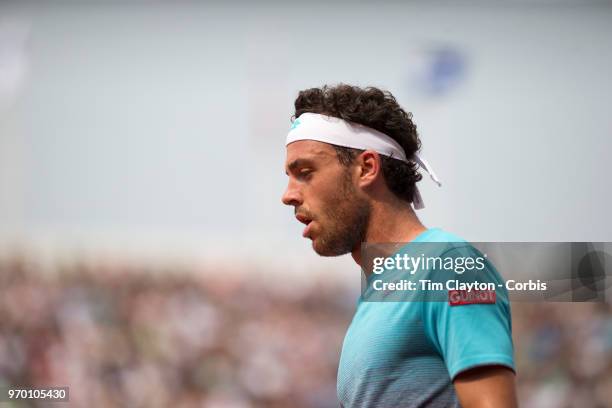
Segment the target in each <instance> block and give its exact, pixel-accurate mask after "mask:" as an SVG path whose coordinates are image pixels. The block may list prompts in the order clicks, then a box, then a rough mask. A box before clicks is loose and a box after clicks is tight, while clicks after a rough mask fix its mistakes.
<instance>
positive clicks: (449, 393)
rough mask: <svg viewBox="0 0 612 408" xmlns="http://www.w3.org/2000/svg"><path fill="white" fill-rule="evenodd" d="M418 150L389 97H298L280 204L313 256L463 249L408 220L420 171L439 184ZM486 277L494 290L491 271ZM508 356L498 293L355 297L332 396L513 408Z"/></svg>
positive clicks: (354, 91) (417, 201)
mask: <svg viewBox="0 0 612 408" xmlns="http://www.w3.org/2000/svg"><path fill="white" fill-rule="evenodd" d="M419 149H420V141H419V138H418V135H417V132H416V126H415V125H414V123H413V122H412V120H411V115H410V114H409V113H407V112H405V111H404V110H403V109H402V108H401V107H400V106H399V105H398V103H397V102H396V100H395V98H394V97H393V96H392V95H391V94H390V93H388V92H383V91H381V90H379V89H376V88H365V89H364V88H359V87H354V86H349V85H338V86H333V87H328V86H324V87H322V88H313V89H308V90H304V91H301V92H300V93H299V96H298V98H297V99H296V101H295V119H294V122H293V125H292V127H291V130H290V132H289V135H288V137H287V157H286V165H285V167H286V172H287V175H288V176H289V184H288V187H287V190H286V191H285V193H284V195H283V197H282V201H283V203H284V204H286V205H290V206H293V207H294V210H295V216H296V218H297V219H298V220H299V221H300V222H302V223H304V224H305V225H306V227H305V228H304V231H303V236H304V237H306V238H309V239H310V240H311V241H312V247H313V249H314V250H315V252H316V253H317V254H319V255H321V256H338V255H343V254H346V253H351V255H352V257H353V259H354V260H355V262H357V264H361V262H362V257H363V255H364V254H363V253H362V243H367V244H373V243H384V242H402V243H408V245H407V247H410V245H416V244H417V243H424V242H460V241H461V239H460V238H458V237H455V236H453V235H451V234H448V233H446V232H444V231H442V230H440V229H427V228H426V227H425V226H423V224H422V223H421V222H420V221H419V219H418V217H417V216H416V214H415V212H414V211H413V208H412V205H414V206H415V208H420V207H422V201H421V198H420V195H419V194H418V190H417V188H416V183H417V182H418V181H420V179H421V176H420V174H419V172H418V171H417V169H418V166H421V167H422V168H423V169H424V170H428V172H430V174H431V175H432V178H434V180H436V181H437V178H435V175H433V173H432V172H431V171H430V170H429V169H428V166H427V165H426V162H424V161H423V160H422V159H420V158H419V157H418V155H417V152H418V150H419ZM465 248H466V247H464V248H463V249H462V250H459V252H461V251H464V252H465ZM452 251H454V250H451V251H450V252H452ZM468 252H470V250H469V249H468ZM470 253H472V252H470ZM485 273H487V274H488V276H489V278H491V279H493V280H494V281H496V282H498V281H499V277H498V275H497V272H496V271H495V270H494V268H492V266H490V265H489V267H488V268H487V269H486V270H485ZM368 279H369V277H368ZM446 300H448V297H447V298H446ZM512 353H513V350H512V339H511V324H510V310H509V305H508V301H507V298H506V297H505V296H503V293H502V296H498V298H497V300H496V301H495V302H494V303H491V302H479V301H467V302H463V303H461V302H460V303H453V302H449V301H442V302H369V301H367V300H364V298H363V296H362V298H360V301H359V303H358V305H357V310H356V312H355V316H354V317H353V321H352V322H351V325H350V327H349V329H348V331H347V334H346V337H345V340H344V344H343V347H342V352H341V357H340V364H339V369H338V398H339V399H340V403H341V405H342V406H343V407H345V408H349V407H424V406H428V407H457V406H462V407H464V408H471V407H496V408H500V407H515V406H517V402H516V395H515V384H514V381H515V380H514V362H513V357H512Z"/></svg>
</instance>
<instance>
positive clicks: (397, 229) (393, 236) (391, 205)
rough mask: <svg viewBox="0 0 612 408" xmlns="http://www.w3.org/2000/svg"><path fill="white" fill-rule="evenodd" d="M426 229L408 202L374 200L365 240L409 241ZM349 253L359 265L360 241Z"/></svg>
mask: <svg viewBox="0 0 612 408" xmlns="http://www.w3.org/2000/svg"><path fill="white" fill-rule="evenodd" d="M426 230H427V228H426V227H425V226H424V225H423V224H422V223H421V221H420V220H419V218H418V217H417V216H416V214H415V213H414V210H413V209H412V206H411V205H410V204H409V203H406V202H397V200H392V201H386V202H385V201H374V202H373V203H372V212H371V214H370V222H369V223H368V230H367V233H366V237H365V242H366V243H390V242H410V241H412V240H413V239H414V238H416V236H417V235H419V234H420V233H422V232H423V231H426ZM351 255H352V257H353V260H354V261H355V262H356V263H357V264H358V265H361V243H360V244H359V245H357V247H356V248H354V249H353V251H352V252H351Z"/></svg>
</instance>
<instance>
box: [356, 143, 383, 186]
mask: <svg viewBox="0 0 612 408" xmlns="http://www.w3.org/2000/svg"><path fill="white" fill-rule="evenodd" d="M355 162H356V164H357V166H356V167H357V171H358V174H357V178H358V185H359V186H360V187H361V188H367V187H368V186H371V185H372V184H374V183H375V182H376V180H377V179H378V178H379V176H382V162H381V159H380V155H379V154H378V153H377V152H375V151H373V150H366V151H364V152H363V153H361V154H360V155H359V156H357V157H356V160H355Z"/></svg>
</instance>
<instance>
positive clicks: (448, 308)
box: [422, 246, 515, 379]
mask: <svg viewBox="0 0 612 408" xmlns="http://www.w3.org/2000/svg"><path fill="white" fill-rule="evenodd" d="M444 256H445V257H448V256H462V257H465V256H482V255H481V254H480V252H478V251H477V250H476V249H474V248H473V247H471V246H470V247H467V248H461V249H452V250H450V251H449V252H448V253H446V254H444ZM431 273H435V271H432V272H431ZM470 273H473V272H470ZM466 274H467V272H466ZM464 275H465V274H464ZM462 277H463V279H462V280H461V281H465V280H466V277H464V276H463V275H462ZM467 279H469V280H473V279H477V280H478V281H479V282H494V283H495V287H496V290H495V292H496V293H495V295H496V296H495V302H494V303H477V302H472V303H470V302H469V301H468V302H464V303H461V304H456V302H455V303H454V304H453V305H451V302H450V301H449V298H448V295H447V296H446V299H445V301H424V302H423V303H422V307H423V309H422V313H423V316H422V319H423V325H424V328H425V333H426V335H427V337H428V338H429V340H430V341H431V342H432V344H433V345H434V347H436V349H437V350H438V352H439V353H440V355H441V356H442V357H443V359H444V363H445V364H446V367H447V369H448V372H449V375H450V377H451V379H454V378H455V377H456V376H457V374H459V373H461V372H462V371H465V370H468V369H470V368H474V367H478V366H485V365H503V366H506V367H508V368H510V369H512V370H513V371H514V370H515V366H514V359H513V344H512V321H511V312H510V304H509V301H508V293H507V290H506V288H505V287H504V285H503V280H502V278H501V276H500V275H499V274H498V273H497V271H496V270H495V267H494V266H493V265H492V264H491V263H490V262H488V261H486V262H485V267H484V269H482V270H480V271H478V273H477V275H472V276H471V277H470V278H467ZM499 284H501V285H502V286H501V287H500V286H499ZM446 292H447V293H448V290H446Z"/></svg>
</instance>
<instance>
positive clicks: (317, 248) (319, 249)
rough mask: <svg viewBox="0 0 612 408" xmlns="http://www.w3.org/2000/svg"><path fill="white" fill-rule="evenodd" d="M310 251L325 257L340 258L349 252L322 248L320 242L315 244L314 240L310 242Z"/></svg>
mask: <svg viewBox="0 0 612 408" xmlns="http://www.w3.org/2000/svg"><path fill="white" fill-rule="evenodd" d="M312 249H313V250H314V251H315V252H316V253H317V255H319V256H327V257H332V256H341V255H345V254H348V253H349V252H351V251H350V250H347V251H344V250H338V249H337V248H329V247H327V246H325V245H323V246H322V245H321V244H320V242H319V243H317V241H316V239H313V240H312Z"/></svg>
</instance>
